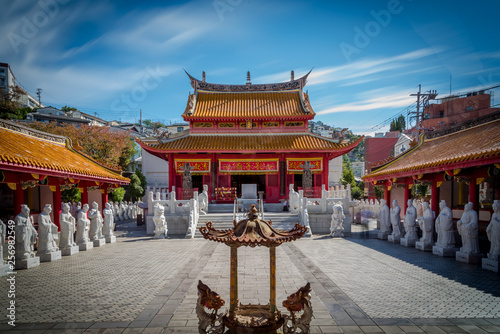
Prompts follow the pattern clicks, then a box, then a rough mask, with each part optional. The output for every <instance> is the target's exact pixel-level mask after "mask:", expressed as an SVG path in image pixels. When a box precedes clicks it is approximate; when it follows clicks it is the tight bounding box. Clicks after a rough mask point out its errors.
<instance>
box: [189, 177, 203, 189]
mask: <svg viewBox="0 0 500 334" xmlns="http://www.w3.org/2000/svg"><path fill="white" fill-rule="evenodd" d="M191 179H192V181H193V188H194V189H197V190H198V192H202V191H203V175H193V176H192V178H191Z"/></svg>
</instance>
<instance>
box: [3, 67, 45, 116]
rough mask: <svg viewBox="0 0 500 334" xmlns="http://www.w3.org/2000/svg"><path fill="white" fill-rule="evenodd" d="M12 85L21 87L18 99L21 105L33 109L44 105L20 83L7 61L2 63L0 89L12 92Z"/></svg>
mask: <svg viewBox="0 0 500 334" xmlns="http://www.w3.org/2000/svg"><path fill="white" fill-rule="evenodd" d="M12 87H18V88H19V92H20V95H19V98H18V99H17V101H18V102H19V104H20V105H21V107H29V108H31V109H33V108H39V107H44V105H43V104H42V103H39V102H38V100H37V99H36V98H34V97H33V96H31V95H30V94H29V93H28V92H26V90H24V89H23V88H22V87H20V86H19V85H18V83H17V82H16V77H15V76H14V73H13V72H12V69H11V68H10V65H9V64H7V63H0V90H4V91H9V92H12Z"/></svg>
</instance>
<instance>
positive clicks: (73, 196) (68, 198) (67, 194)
mask: <svg viewBox="0 0 500 334" xmlns="http://www.w3.org/2000/svg"><path fill="white" fill-rule="evenodd" d="M61 200H62V201H63V202H64V203H70V202H75V203H78V202H80V201H81V200H82V194H81V193H80V190H78V188H71V189H66V190H63V191H61Z"/></svg>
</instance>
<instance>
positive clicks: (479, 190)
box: [363, 112, 500, 236]
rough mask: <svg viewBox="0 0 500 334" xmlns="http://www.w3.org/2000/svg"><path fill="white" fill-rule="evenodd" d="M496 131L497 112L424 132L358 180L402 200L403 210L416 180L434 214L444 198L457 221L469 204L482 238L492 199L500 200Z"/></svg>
mask: <svg viewBox="0 0 500 334" xmlns="http://www.w3.org/2000/svg"><path fill="white" fill-rule="evenodd" d="M499 130H500V113H499V112H496V113H494V114H490V115H487V116H484V117H482V118H480V119H476V120H474V121H473V122H469V123H468V124H463V125H461V126H459V127H455V128H451V129H447V130H444V131H439V132H433V133H427V134H425V135H422V137H421V138H420V141H419V142H418V143H416V142H415V143H413V144H414V145H413V147H412V148H410V149H408V150H407V151H405V152H404V153H403V154H401V155H400V156H397V157H395V158H394V159H392V160H390V161H385V162H384V163H383V164H381V165H379V166H376V167H374V168H372V171H371V173H370V174H368V175H365V176H364V177H363V179H364V181H365V182H366V181H368V182H371V183H372V184H374V185H375V186H380V187H383V188H384V190H385V199H386V200H387V202H388V203H390V201H392V200H394V199H396V200H397V201H398V203H403V204H404V212H406V208H407V201H408V199H409V198H410V193H411V189H412V187H414V186H415V185H418V184H424V185H427V186H429V188H430V190H431V191H430V198H427V200H430V205H431V209H432V210H433V211H434V212H435V214H436V216H437V215H438V214H439V207H438V205H439V202H440V201H442V200H445V201H446V203H447V205H448V206H449V207H450V208H451V209H452V211H453V218H454V221H455V222H456V221H457V220H458V219H460V217H461V216H462V213H463V209H464V205H465V204H467V203H468V202H472V203H473V209H474V210H475V211H477V212H478V214H479V231H480V235H482V236H485V230H486V227H487V225H488V223H489V222H490V219H491V214H492V213H493V210H492V203H493V201H494V200H498V199H500V136H499ZM401 208H403V205H401ZM402 213H403V212H402Z"/></svg>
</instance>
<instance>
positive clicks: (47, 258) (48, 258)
mask: <svg viewBox="0 0 500 334" xmlns="http://www.w3.org/2000/svg"><path fill="white" fill-rule="evenodd" d="M36 255H37V256H39V257H40V262H52V261H57V260H60V259H61V257H62V255H61V251H60V250H58V251H55V252H51V253H48V254H38V253H37V254H36Z"/></svg>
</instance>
